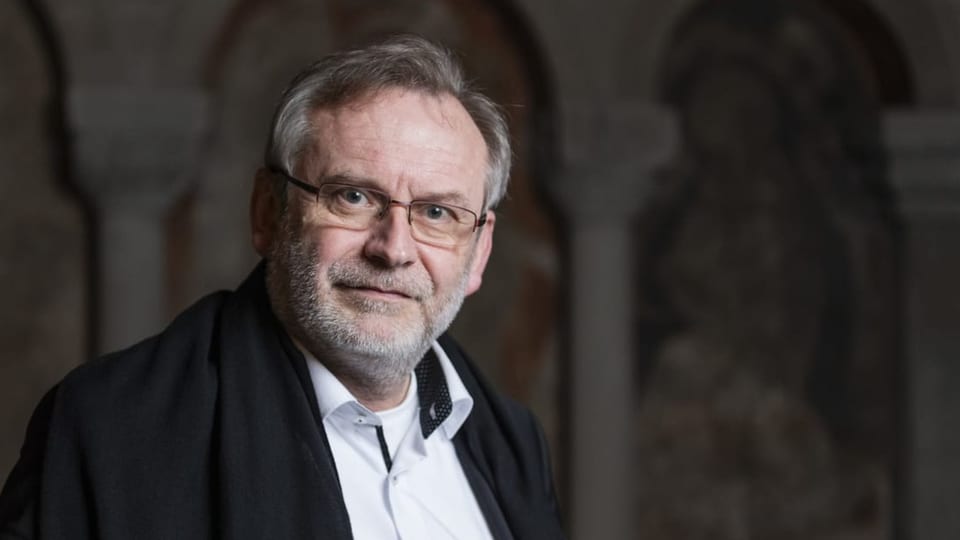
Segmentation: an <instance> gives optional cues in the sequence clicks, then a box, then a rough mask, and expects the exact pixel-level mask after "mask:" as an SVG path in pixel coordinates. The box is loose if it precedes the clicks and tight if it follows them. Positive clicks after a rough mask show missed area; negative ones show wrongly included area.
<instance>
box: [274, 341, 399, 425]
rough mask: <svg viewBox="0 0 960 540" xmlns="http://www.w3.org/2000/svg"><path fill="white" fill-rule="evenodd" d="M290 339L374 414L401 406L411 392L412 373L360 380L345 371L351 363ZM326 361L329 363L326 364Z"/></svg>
mask: <svg viewBox="0 0 960 540" xmlns="http://www.w3.org/2000/svg"><path fill="white" fill-rule="evenodd" d="M290 338H291V339H292V340H293V343H294V345H296V347H297V348H299V349H300V350H301V351H304V352H306V351H309V352H310V354H311V355H312V356H313V357H314V358H316V359H317V361H319V362H321V363H322V364H323V365H324V366H325V367H326V368H327V370H329V371H330V373H331V374H332V375H333V376H334V377H336V378H337V380H338V381H340V384H342V385H343V386H344V388H346V389H347V391H348V392H350V394H351V395H352V396H353V397H355V398H356V399H357V402H359V403H360V404H361V405H363V406H364V407H366V408H367V409H369V410H371V411H373V412H379V411H386V410H388V409H392V408H394V407H396V406H398V405H400V404H401V403H403V400H404V398H406V397H407V392H408V391H410V381H411V380H412V378H413V377H412V374H410V373H406V374H403V375H400V376H399V377H397V378H396V379H394V380H378V381H369V380H363V379H358V378H357V377H356V376H355V375H354V374H352V373H350V372H349V370H347V369H344V366H345V365H349V362H346V363H341V362H337V361H335V360H333V358H332V357H333V355H332V354H330V353H327V354H321V355H318V354H317V353H316V352H314V351H310V349H309V348H307V347H305V346H304V345H303V343H302V342H301V341H300V340H299V339H297V338H296V337H293V336H292V335H291V336H290ZM324 359H326V360H328V361H326V362H325V361H324ZM331 360H332V361H331Z"/></svg>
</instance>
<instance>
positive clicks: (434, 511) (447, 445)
mask: <svg viewBox="0 0 960 540" xmlns="http://www.w3.org/2000/svg"><path fill="white" fill-rule="evenodd" d="M301 350H302V349H301ZM433 351H434V352H435V353H436V355H437V359H438V360H439V364H440V367H441V368H442V371H443V376H444V378H445V379H446V383H447V389H448V390H449V394H450V400H451V402H452V409H451V411H450V415H449V416H448V417H447V418H446V419H445V420H444V421H443V422H442V423H441V424H440V425H439V427H437V428H436V430H434V431H433V432H432V433H431V434H430V435H429V436H428V437H427V438H426V439H425V438H424V437H423V431H422V430H421V424H420V421H419V418H420V406H419V400H418V390H417V389H418V386H417V378H416V375H414V374H411V381H410V386H409V390H408V391H407V395H406V397H405V398H404V400H403V402H402V403H401V404H400V405H398V406H397V407H395V408H393V409H390V410H386V411H380V412H377V413H374V412H372V411H370V410H369V409H367V408H366V407H364V406H363V405H361V404H360V403H359V402H358V401H357V400H356V398H355V397H354V396H353V395H352V394H351V393H350V391H349V390H347V388H346V387H345V386H343V384H342V383H341V382H340V381H339V380H338V379H337V378H336V377H334V375H333V374H332V373H330V371H329V370H328V369H327V368H326V367H325V366H324V365H323V364H321V363H320V362H319V361H317V359H316V358H314V357H313V356H311V355H310V354H309V353H308V352H307V351H305V350H304V351H303V353H304V356H305V357H306V358H307V366H308V368H309V370H310V378H311V379H312V381H313V388H314V391H315V392H316V394H317V403H318V405H319V406H320V415H321V416H322V417H323V426H324V428H325V429H326V433H327V439H328V440H329V441H330V449H331V450H332V452H333V458H334V461H335V462H336V467H337V473H338V474H339V476H340V484H341V486H342V488H343V500H344V502H345V504H346V507H347V513H348V514H349V515H350V525H351V527H352V529H353V536H354V538H356V539H357V540H365V539H369V540H389V539H398V540H427V539H429V540H434V539H436V540H445V539H467V540H473V539H478V540H479V539H484V540H486V539H490V538H491V535H490V531H489V529H488V527H487V523H486V520H485V519H484V517H483V513H482V512H481V510H480V507H479V505H478V504H477V501H476V498H475V497H474V495H473V490H472V489H471V488H470V484H469V483H468V481H467V478H466V475H465V474H464V472H463V468H462V467H461V465H460V460H459V459H458V457H457V453H456V450H455V448H454V445H453V436H454V435H455V434H456V433H457V430H459V429H460V426H462V425H463V422H464V421H465V420H466V419H467V416H469V414H470V411H471V409H472V408H473V398H471V397H470V394H469V393H468V392H467V389H466V388H465V387H464V386H463V382H462V381H461V380H460V376H459V375H457V372H456V370H455V369H454V368H453V365H452V364H451V363H450V359H449V358H448V357H447V355H446V353H445V352H444V351H443V349H442V348H441V347H440V345H439V344H437V343H436V342H434V343H433ZM430 414H433V411H430ZM377 426H380V428H381V429H382V430H383V438H384V440H385V442H386V446H387V448H388V451H389V455H390V458H391V459H392V466H391V468H390V470H389V471H388V470H387V462H386V459H385V457H384V456H383V452H382V450H381V444H380V440H379V438H378V435H377Z"/></svg>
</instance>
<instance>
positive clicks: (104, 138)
mask: <svg viewBox="0 0 960 540" xmlns="http://www.w3.org/2000/svg"><path fill="white" fill-rule="evenodd" d="M68 103H69V112H68V114H69V122H70V131H71V136H72V139H73V144H74V156H75V159H76V170H77V173H78V174H77V177H76V181H77V183H78V187H79V188H80V189H81V190H82V191H83V192H84V193H85V194H86V196H87V197H89V198H90V200H91V201H92V202H93V203H94V204H95V205H97V206H98V207H99V208H102V209H108V210H113V211H134V212H145V211H146V212H163V211H165V210H166V209H167V208H168V207H169V205H170V204H171V203H173V202H174V201H175V200H176V199H177V197H179V196H180V195H182V194H183V193H184V191H185V190H186V189H187V188H188V186H189V183H190V180H191V177H190V171H192V169H193V168H194V164H195V162H196V159H197V155H198V152H199V149H200V146H201V142H202V140H203V137H204V135H205V133H206V129H207V126H208V121H207V112H208V107H207V98H206V95H205V94H204V92H203V91H201V90H199V89H170V90H156V89H144V88H132V87H110V86H86V87H83V86H81V87H77V88H75V89H74V90H72V91H71V92H70V94H69V102H68Z"/></svg>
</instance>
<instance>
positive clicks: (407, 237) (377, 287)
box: [253, 90, 493, 383]
mask: <svg viewBox="0 0 960 540" xmlns="http://www.w3.org/2000/svg"><path fill="white" fill-rule="evenodd" d="M313 118H314V125H315V127H316V133H315V145H314V147H313V148H312V149H311V151H310V152H308V153H307V154H306V156H305V157H304V159H303V162H302V163H301V164H300V167H299V169H298V170H297V171H293V174H294V175H295V176H297V177H298V178H300V179H303V180H305V181H307V182H309V183H311V184H314V185H318V184H321V183H324V182H330V181H333V182H338V183H347V184H353V185H357V186H362V187H367V188H375V189H379V190H381V191H384V192H386V193H388V194H390V196H391V197H392V198H393V199H395V200H398V201H410V200H430V201H435V202H447V203H449V204H455V205H458V206H463V207H466V208H469V209H472V210H474V211H475V212H477V213H478V214H479V213H480V210H481V206H482V204H483V201H484V184H485V179H486V172H487V149H486V145H485V143H484V141H483V137H482V136H481V134H480V132H479V130H478V129H477V127H476V125H475V124H474V123H473V121H472V119H471V118H470V116H469V115H468V114H467V112H466V111H465V110H464V109H463V107H462V106H461V105H460V103H459V102H458V101H457V100H456V99H454V98H452V97H450V96H441V97H432V96H428V95H424V94H421V93H418V92H413V91H402V90H387V91H383V92H381V93H379V94H376V95H375V96H373V97H369V98H365V99H362V100H360V101H358V102H355V103H353V104H349V105H347V106H344V107H341V108H338V109H335V110H321V111H317V112H316V113H315V114H314V116H313ZM260 183H261V180H260V179H258V184H260ZM258 192H259V193H260V194H259V195H258ZM268 196H269V191H268V190H265V189H262V188H260V187H258V188H257V190H255V193H254V204H253V206H254V209H253V211H254V244H255V246H256V248H257V250H258V251H259V252H260V253H261V254H262V255H264V256H266V257H267V258H268V259H269V266H268V288H269V290H270V296H271V301H272V302H273V304H274V309H275V310H276V311H277V312H278V315H279V316H280V318H281V320H282V321H283V322H284V324H285V325H286V326H287V328H288V330H289V331H290V332H291V333H292V334H293V335H294V337H295V338H296V339H298V340H299V341H301V343H302V344H303V345H304V346H306V347H307V348H308V349H309V350H311V352H313V353H314V354H317V355H320V356H323V357H324V358H325V360H326V361H334V362H340V363H344V362H346V364H347V365H343V366H336V367H339V368H340V371H343V370H347V371H352V372H353V373H346V374H345V375H346V376H348V377H351V378H357V379H360V381H355V382H364V381H365V382H367V383H376V381H377V380H378V379H382V380H388V379H390V378H391V377H395V376H398V375H405V374H406V373H408V372H409V369H411V368H412V367H413V365H414V364H415V362H416V361H417V360H419V357H420V356H421V355H422V354H423V353H424V352H425V350H426V348H427V347H428V346H429V343H430V342H431V341H432V340H433V339H435V338H436V336H437V335H438V334H439V333H441V332H442V331H443V330H445V329H446V328H447V327H448V326H449V324H450V322H451V321H452V320H453V317H454V316H455V315H456V313H457V311H458V310H459V308H460V305H461V303H462V301H463V298H464V297H465V296H466V295H468V294H471V293H472V292H474V291H475V290H476V289H477V288H478V287H479V286H480V278H481V275H482V272H483V268H484V266H485V265H486V260H487V257H488V255H489V251H490V244H491V235H492V228H493V227H492V225H493V223H492V218H493V215H492V213H491V215H490V218H489V219H490V221H488V224H487V225H485V226H484V227H483V228H482V229H481V231H480V233H473V234H471V235H469V236H468V237H467V238H465V239H464V241H463V243H462V244H460V245H456V246H453V247H436V246H432V245H428V244H424V243H421V242H417V241H416V240H414V238H413V236H412V235H411V230H410V224H409V223H408V221H407V211H406V209H405V208H404V207H402V206H399V205H394V206H391V207H389V209H388V210H387V212H386V214H385V215H384V216H383V218H382V219H380V220H379V221H375V222H374V224H373V225H372V226H371V227H370V228H369V229H366V230H352V229H347V228H343V227H337V226H333V225H331V224H330V223H328V222H325V221H324V219H323V217H322V213H321V212H318V208H317V203H316V202H315V200H314V198H313V196H312V195H308V194H306V193H305V192H303V191H302V190H300V189H298V188H296V187H293V186H288V190H287V197H288V208H287V211H286V213H285V214H284V215H283V217H282V218H281V219H280V222H279V226H276V227H274V228H271V227H270V226H269V225H261V226H258V216H257V212H258V210H257V207H258V198H261V199H262V198H263V197H268ZM260 202H261V203H262V202H263V201H262V200H261V201H260ZM259 206H260V207H262V208H266V207H268V206H269V205H266V204H260V205H259ZM260 222H261V223H268V222H266V221H262V220H260ZM331 357H336V358H331ZM370 379H373V380H370Z"/></svg>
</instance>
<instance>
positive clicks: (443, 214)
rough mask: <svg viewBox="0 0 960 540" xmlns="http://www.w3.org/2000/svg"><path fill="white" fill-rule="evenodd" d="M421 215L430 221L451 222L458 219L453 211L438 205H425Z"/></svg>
mask: <svg viewBox="0 0 960 540" xmlns="http://www.w3.org/2000/svg"><path fill="white" fill-rule="evenodd" d="M420 213H421V214H422V215H423V217H425V218H426V219H428V220H430V221H450V220H451V219H455V218H456V216H455V215H454V213H453V211H452V210H451V209H449V208H447V207H446V206H440V205H438V204H426V205H423V207H422V208H421V212H420Z"/></svg>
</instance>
